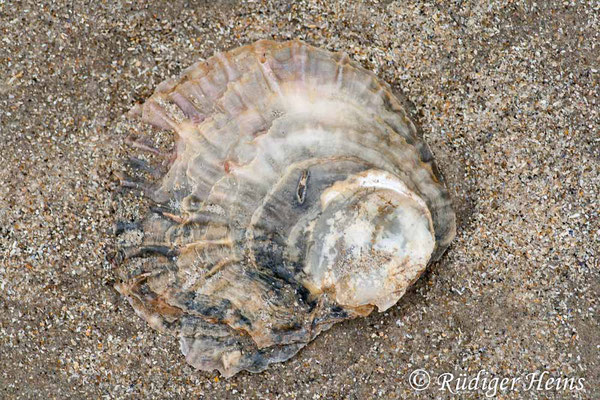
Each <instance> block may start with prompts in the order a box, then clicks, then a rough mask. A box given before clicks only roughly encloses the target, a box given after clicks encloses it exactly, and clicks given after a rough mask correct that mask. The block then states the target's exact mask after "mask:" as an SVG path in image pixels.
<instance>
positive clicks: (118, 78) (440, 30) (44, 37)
mask: <svg viewBox="0 0 600 400" xmlns="http://www.w3.org/2000/svg"><path fill="white" fill-rule="evenodd" d="M490 4H491V5H490ZM599 32H600V3H598V1H597V0H591V1H577V2H575V1H560V2H559V1H537V2H530V1H498V2H488V1H483V0H482V1H454V2H446V1H444V2H442V1H439V2H433V1H428V2H415V1H408V2H406V3H404V2H390V1H380V2H368V3H364V4H363V3H360V2H339V3H335V2H333V1H331V2H306V1H301V2H294V4H292V3H286V2H248V3H245V4H238V3H235V2H221V3H218V2H209V1H199V2H182V1H175V2H172V3H171V4H170V5H168V6H167V5H164V4H163V3H162V2H124V1H109V2H95V1H93V2H92V1H90V2H88V3H82V2H71V1H46V2H42V3H38V2H33V1H19V2H10V1H8V2H7V1H2V0H0V42H1V43H0V139H1V140H0V167H1V168H0V183H1V184H0V310H1V312H0V398H3V399H17V398H21V399H34V398H60V399H64V398H75V399H84V398H85V399H88V398H100V397H102V398H136V399H137V398H187V397H189V398H202V399H204V398H205V399H237V398H243V399H254V398H260V399H280V398H281V399H288V398H297V399H319V398H322V399H338V398H340V399H341V398H344V399H369V398H376V397H377V396H379V398H384V399H400V398H419V399H427V398H431V399H433V398H465V399H469V398H472V399H479V398H485V394H486V392H485V391H483V390H482V389H481V385H480V390H479V392H477V391H471V390H468V388H467V389H464V388H463V389H459V390H458V393H455V394H453V393H451V392H450V391H449V390H448V388H447V387H446V388H444V387H441V386H440V385H438V384H437V383H439V381H436V379H438V378H439V376H440V375H441V374H443V373H454V374H455V375H456V376H459V374H460V373H463V374H465V375H464V376H465V377H468V378H472V377H474V376H475V375H476V374H477V373H478V372H479V371H482V370H485V372H484V373H482V374H484V375H486V374H487V376H488V377H489V378H490V379H491V378H492V377H497V378H503V377H508V378H515V377H522V378H523V379H528V378H527V374H531V373H538V374H541V373H543V372H544V371H546V372H547V373H546V374H545V375H544V378H543V379H544V380H545V382H544V384H545V383H546V382H547V381H548V379H549V378H552V379H558V378H561V379H569V378H573V379H574V380H575V382H576V383H577V382H580V380H581V383H582V384H581V386H578V385H577V384H576V385H575V386H576V388H567V389H565V388H564V387H562V386H561V387H560V388H558V389H557V388H556V385H555V384H552V383H551V384H550V389H547V390H546V388H543V389H544V390H538V388H537V387H534V388H531V389H530V390H527V387H526V386H525V385H516V386H515V387H514V388H512V389H511V388H505V389H504V390H500V389H498V393H496V396H495V398H511V399H523V398H528V399H529V398H531V399H538V398H539V399H546V398H549V399H567V398H569V399H571V398H573V399H597V398H600V389H599V388H600V360H599V354H600V317H599V314H598V313H599V311H600V304H599V301H598V298H599V294H600V275H599V266H600V265H599V263H600V262H599V258H598V257H599V255H598V250H599V248H600V226H599V219H600V218H599V216H598V196H599V194H600V176H599V172H600V171H599V170H600V149H599V147H600V138H599V134H598V132H599V128H600V112H599V110H600V93H599V91H600V89H599V81H600V73H599V70H600V33H599ZM260 38H276V39H285V38H300V39H302V40H305V41H306V42H308V43H311V44H315V45H319V46H323V47H326V48H328V49H331V50H345V51H346V52H348V54H349V55H351V57H353V58H354V59H356V60H358V61H360V62H361V63H362V64H363V65H364V66H365V67H367V68H370V69H372V70H374V71H376V73H377V74H378V75H379V76H380V77H381V78H383V79H385V80H386V81H387V82H389V83H390V84H392V85H393V86H395V87H396V88H398V89H399V90H402V91H403V92H404V93H405V95H406V96H407V97H408V98H409V99H410V100H411V101H412V102H413V103H414V109H413V110H412V112H413V113H414V115H415V116H416V118H417V119H418V120H419V122H420V124H421V125H422V128H423V131H424V134H425V137H426V138H427V140H428V142H429V143H430V145H431V147H432V150H433V152H434V153H435V155H436V158H437V160H438V164H439V166H440V169H441V170H442V171H443V173H444V174H445V176H446V179H447V181H448V186H449V189H450V191H451V192H452V194H453V196H454V201H455V204H456V209H457V211H458V213H459V228H458V234H457V238H456V240H455V241H454V243H453V245H452V246H451V247H450V249H449V251H448V252H447V253H446V255H445V256H444V257H443V258H442V260H441V261H440V262H439V263H437V264H435V265H433V266H432V267H431V268H430V270H429V271H428V272H427V273H426V274H425V275H424V276H423V277H422V278H421V279H420V280H419V281H418V282H417V284H416V285H415V286H414V288H413V289H412V290H411V291H410V292H409V293H408V294H407V295H406V296H405V297H404V298H403V299H401V300H400V302H399V303H398V304H397V306H395V307H393V308H391V309H390V310H389V311H388V312H386V313H383V314H377V313H374V314H373V315H371V316H370V317H368V318H365V319H361V320H354V321H349V322H347V323H343V324H340V325H337V326H335V327H334V328H333V329H331V330H330V331H328V332H326V333H324V334H322V335H321V336H320V337H318V338H317V339H316V340H315V341H314V342H313V343H311V344H310V345H309V346H307V347H306V348H305V349H304V350H303V351H301V352H300V353H299V354H298V355H297V356H296V357H295V358H293V359H292V360H290V361H289V362H286V363H284V364H279V365H275V366H272V367H271V368H269V369H268V370H267V371H266V372H264V373H261V374H257V375H252V374H248V373H241V374H239V375H237V376H236V377H234V378H231V379H229V380H224V379H221V378H219V377H218V374H217V373H216V372H215V373H205V372H196V371H193V370H192V369H191V368H190V367H188V366H187V365H186V364H185V362H184V360H183V357H182V356H181V355H180V353H179V349H178V345H177V341H176V340H174V339H173V338H171V337H168V336H165V335H161V334H158V333H157V332H155V331H153V330H152V329H150V328H149V327H148V326H147V325H146V324H145V323H144V322H143V321H142V320H141V319H140V318H138V317H137V316H136V315H135V314H134V312H133V310H132V309H131V307H130V306H129V305H128V304H127V303H126V301H124V300H123V299H122V298H121V297H120V296H119V295H118V293H117V292H116V291H115V290H114V289H113V287H112V284H113V282H114V280H115V272H114V271H113V269H112V267H111V264H110V263H109V262H108V261H107V259H108V255H109V254H110V252H111V251H112V249H113V246H114V241H113V237H112V227H113V224H114V222H115V215H116V210H118V209H119V208H120V207H121V206H122V204H121V203H122V202H123V201H124V200H122V198H121V197H120V196H116V195H115V179H114V176H113V171H114V170H115V169H117V168H118V163H119V160H121V159H122V158H123V156H124V155H125V147H124V146H120V145H118V144H116V143H119V140H120V139H121V138H120V137H116V136H118V135H116V134H115V132H114V129H113V127H114V126H115V125H116V123H117V121H118V120H119V118H120V117H121V115H122V114H123V113H124V112H125V111H126V110H127V109H129V108H130V107H131V106H132V105H134V104H135V103H136V102H138V101H141V100H142V99H144V98H146V97H147V96H149V95H150V94H151V92H152V90H153V88H154V87H155V86H156V85H157V84H158V83H159V82H160V81H162V80H163V79H166V78H168V77H170V76H173V75H175V74H177V73H178V72H179V71H181V70H182V69H183V68H185V67H186V66H188V65H190V64H191V63H192V62H194V61H196V60H198V59H202V58H206V57H208V56H210V55H212V54H213V53H214V52H216V51H221V50H225V49H229V48H233V47H236V46H238V45H240V44H245V43H248V42H251V41H254V40H257V39H260ZM133 200H135V199H133ZM133 200H132V198H131V197H129V198H128V200H127V201H129V202H132V201H133ZM416 369H424V370H426V371H428V373H429V374H430V376H431V385H430V386H429V388H428V389H426V390H423V391H420V392H418V391H416V390H414V389H413V388H412V387H411V386H410V382H409V377H410V375H411V372H412V371H414V370H416ZM571 389H572V390H571ZM577 389H580V390H577ZM454 391H456V390H454ZM487 393H488V394H493V392H487Z"/></svg>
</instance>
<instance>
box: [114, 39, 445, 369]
mask: <svg viewBox="0 0 600 400" xmlns="http://www.w3.org/2000/svg"><path fill="white" fill-rule="evenodd" d="M132 114H133V115H136V116H138V117H141V118H140V119H141V121H142V122H141V124H144V123H147V124H149V125H152V126H154V127H156V128H158V129H159V130H158V131H157V130H154V131H153V132H154V133H151V134H153V135H158V134H159V133H160V130H163V131H164V130H170V131H172V132H173V134H174V140H175V145H174V147H173V151H172V152H171V154H166V155H164V160H165V161H164V163H163V166H164V167H165V168H164V173H162V174H157V173H154V178H152V179H150V180H149V182H145V183H144V182H142V181H141V179H140V177H141V175H139V176H138V178H136V179H137V180H134V178H126V177H124V176H122V177H121V178H122V182H123V183H124V184H125V185H126V186H133V187H136V188H140V189H142V190H143V192H144V193H145V194H146V195H147V196H148V197H149V198H150V199H152V201H153V204H154V205H153V207H152V212H150V213H149V214H148V215H147V216H146V217H145V218H144V220H143V221H142V222H140V223H138V224H122V225H120V227H119V229H118V233H119V234H120V235H121V236H122V238H123V237H126V236H127V235H125V233H128V234H129V237H137V238H138V243H135V245H133V246H129V247H128V246H126V245H124V244H123V243H127V242H128V240H125V239H121V240H120V243H121V245H122V247H123V248H122V251H121V253H120V254H121V255H122V257H121V261H120V262H121V264H122V265H125V266H126V268H125V270H126V271H127V276H126V278H125V279H124V280H123V282H121V283H119V284H118V285H117V288H118V290H119V291H120V292H121V293H122V294H124V295H125V296H126V297H127V299H128V300H129V302H130V303H131V305H132V306H133V307H134V309H135V311H136V312H137V313H138V314H139V315H140V316H142V317H143V318H144V319H145V320H146V321H148V323H149V324H150V325H151V326H152V327H154V328H156V329H159V330H161V331H164V332H168V333H171V334H173V335H174V336H178V337H179V338H180V340H181V350H182V352H183V354H184V355H185V357H186V360H187V362H188V363H190V364H191V365H193V366H194V367H197V368H199V369H203V370H213V369H218V370H219V371H220V372H221V374H223V375H225V376H231V375H234V374H236V373H237V372H239V371H241V370H248V371H252V372H257V371H261V370H263V369H265V368H266V367H267V366H268V364H270V363H273V362H281V361H284V360H286V359H288V358H290V357H292V356H293V355H294V354H295V353H296V352H298V350H299V349H301V348H302V347H303V346H305V345H306V344H307V343H308V342H310V341H311V340H312V339H313V338H314V337H315V336H317V335H318V334H319V333H320V332H321V331H323V330H325V329H328V328H329V327H331V326H332V324H334V323H336V322H339V321H343V320H345V319H349V318H355V317H357V316H365V315H367V314H369V313H370V312H371V311H372V310H373V309H374V308H375V307H377V309H378V310H379V311H382V310H386V309H387V308H389V307H391V306H392V305H393V304H395V303H396V301H398V299H399V298H400V297H401V296H402V295H403V294H404V293H405V291H406V289H407V288H408V287H409V286H410V285H411V283H413V282H414V281H415V280H416V279H417V278H418V277H419V275H420V274H421V273H422V272H423V271H424V270H425V268H426V266H427V265H428V263H431V262H432V261H434V260H437V259H438V258H439V257H440V256H441V254H442V253H443V252H444V251H445V249H446V248H447V246H448V245H449V243H450V241H451V240H452V238H453V237H454V233H455V216H454V212H453V211H452V207H451V202H450V198H449V196H448V194H447V192H446V190H445V188H444V186H443V183H442V182H441V178H440V175H439V174H438V172H437V170H436V167H435V165H434V163H433V158H432V154H431V152H430V151H429V149H428V147H427V145H426V144H425V143H424V142H423V140H422V139H421V138H420V137H419V135H418V134H417V130H416V129H415V125H414V124H413V123H412V122H411V120H410V119H409V117H408V116H407V113H406V111H405V110H404V108H403V106H402V104H401V102H400V101H399V100H398V98H397V97H395V95H394V94H393V93H392V91H391V90H390V88H389V87H388V86H387V85H386V84H384V83H382V82H380V81H378V80H377V79H376V77H375V76H374V75H373V74H372V73H370V72H368V71H366V70H364V69H363V68H361V67H360V66H359V65H358V64H356V63H355V62H353V61H351V60H350V59H349V58H348V57H347V56H346V55H345V54H344V53H331V52H328V51H325V50H321V49H318V48H314V47H312V46H309V45H306V44H304V43H301V42H298V41H290V42H283V43H280V42H273V41H259V42H256V43H254V44H251V45H248V46H244V47H240V48H237V49H235V50H231V51H229V52H226V53H220V54H217V55H215V56H214V57H212V58H210V59H209V60H207V61H206V62H200V63H197V64H195V65H193V66H192V67H190V68H188V69H187V70H185V71H184V72H183V73H182V75H181V76H180V77H179V78H177V79H174V80H168V81H166V82H163V83H162V84H160V85H159V86H158V88H157V90H156V92H155V93H154V94H153V95H152V96H151V97H150V98H149V99H148V100H147V101H146V102H145V103H144V104H143V105H141V106H138V107H136V108H135V109H134V110H133V112H132ZM148 132H152V131H150V130H148ZM146 135H148V133H146ZM138 136H142V135H138ZM133 143H134V144H137V147H138V148H142V149H145V150H147V151H148V152H149V153H150V154H152V153H156V154H159V153H160V152H159V151H158V150H156V149H154V148H151V147H149V146H148V145H147V144H144V142H143V141H142V140H140V139H139V138H138V139H134V140H133ZM130 164H131V165H133V166H134V167H136V168H134V169H137V170H139V171H141V172H142V173H146V174H147V175H148V176H153V174H152V173H153V172H155V170H154V169H153V168H152V167H150V166H149V165H148V164H147V163H146V162H144V161H143V160H140V159H137V160H136V161H135V162H132V163H130ZM132 231H133V232H134V233H136V234H135V235H131V232H132Z"/></svg>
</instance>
